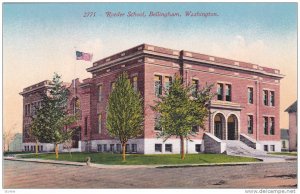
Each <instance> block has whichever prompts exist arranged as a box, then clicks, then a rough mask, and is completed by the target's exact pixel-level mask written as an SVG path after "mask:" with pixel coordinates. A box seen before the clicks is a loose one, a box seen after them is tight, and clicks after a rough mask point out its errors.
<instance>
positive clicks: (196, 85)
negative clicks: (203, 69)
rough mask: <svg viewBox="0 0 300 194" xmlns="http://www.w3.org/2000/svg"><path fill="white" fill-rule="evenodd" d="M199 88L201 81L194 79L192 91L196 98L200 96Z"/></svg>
mask: <svg viewBox="0 0 300 194" xmlns="http://www.w3.org/2000/svg"><path fill="white" fill-rule="evenodd" d="M198 88H199V80H196V79H193V80H192V88H191V90H192V96H193V97H194V98H196V97H197V94H198Z"/></svg>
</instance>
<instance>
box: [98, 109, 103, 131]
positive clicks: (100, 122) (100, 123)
mask: <svg viewBox="0 0 300 194" xmlns="http://www.w3.org/2000/svg"><path fill="white" fill-rule="evenodd" d="M101 130H102V116H101V113H100V114H99V115H98V133H99V134H100V133H101Z"/></svg>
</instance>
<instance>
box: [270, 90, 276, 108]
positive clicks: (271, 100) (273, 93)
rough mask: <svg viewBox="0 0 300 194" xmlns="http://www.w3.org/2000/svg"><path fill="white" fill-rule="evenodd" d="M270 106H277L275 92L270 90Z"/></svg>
mask: <svg viewBox="0 0 300 194" xmlns="http://www.w3.org/2000/svg"><path fill="white" fill-rule="evenodd" d="M270 106H275V92H274V91H271V92H270Z"/></svg>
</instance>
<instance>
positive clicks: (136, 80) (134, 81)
mask: <svg viewBox="0 0 300 194" xmlns="http://www.w3.org/2000/svg"><path fill="white" fill-rule="evenodd" d="M132 80H133V84H132V85H133V89H134V91H136V92H137V91H138V77H137V76H134V77H133V79H132Z"/></svg>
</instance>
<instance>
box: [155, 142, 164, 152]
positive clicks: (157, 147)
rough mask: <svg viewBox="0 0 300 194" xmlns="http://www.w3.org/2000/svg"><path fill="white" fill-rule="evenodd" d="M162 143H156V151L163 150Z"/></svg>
mask: <svg viewBox="0 0 300 194" xmlns="http://www.w3.org/2000/svg"><path fill="white" fill-rule="evenodd" d="M161 147H162V146H161V144H155V147H154V148H155V152H161V151H162V149H161Z"/></svg>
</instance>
